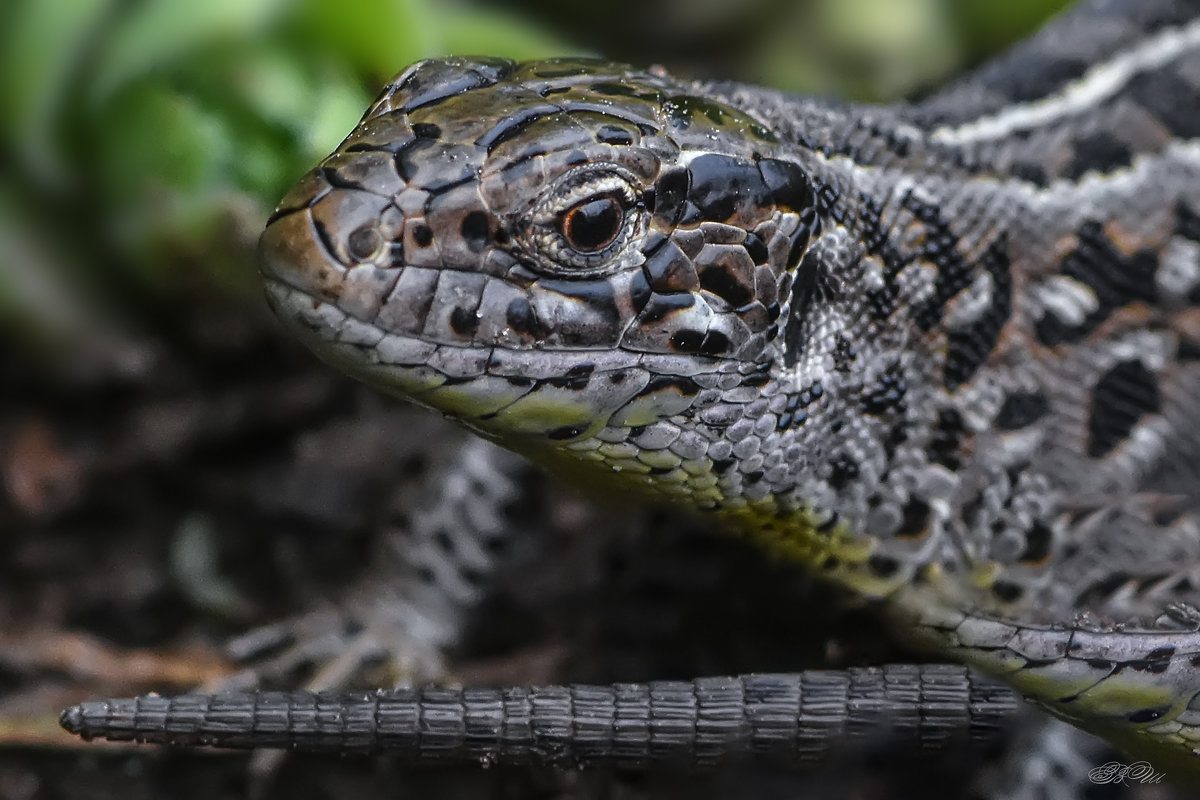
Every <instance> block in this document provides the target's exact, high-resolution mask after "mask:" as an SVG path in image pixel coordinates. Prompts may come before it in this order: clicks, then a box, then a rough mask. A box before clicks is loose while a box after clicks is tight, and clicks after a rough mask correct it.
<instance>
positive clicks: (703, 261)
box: [695, 244, 754, 308]
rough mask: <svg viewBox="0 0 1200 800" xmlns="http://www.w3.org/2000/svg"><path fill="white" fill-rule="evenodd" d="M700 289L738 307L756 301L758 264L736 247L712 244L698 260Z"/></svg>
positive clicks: (742, 249) (697, 270)
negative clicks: (755, 280)
mask: <svg viewBox="0 0 1200 800" xmlns="http://www.w3.org/2000/svg"><path fill="white" fill-rule="evenodd" d="M695 263H696V272H697V273H698V274H699V277H700V286H701V287H702V288H704V289H706V290H707V291H709V292H712V293H713V294H715V295H716V296H717V297H720V298H721V299H722V300H724V301H725V302H727V303H729V305H731V306H733V307H734V308H740V307H742V306H744V305H746V304H747V303H749V302H750V301H751V300H752V299H754V261H753V260H752V259H751V258H750V256H749V255H748V254H747V253H746V249H745V248H744V247H742V246H740V245H734V244H711V245H709V246H707V247H705V248H704V249H703V250H702V251H700V255H698V256H697V257H696V260H695Z"/></svg>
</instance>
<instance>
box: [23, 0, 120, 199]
mask: <svg viewBox="0 0 1200 800" xmlns="http://www.w3.org/2000/svg"><path fill="white" fill-rule="evenodd" d="M115 2H116V0H54V2H43V1H42V0H24V2H18V3H17V4H16V7H15V8H10V9H9V10H8V12H7V13H6V14H5V15H4V25H3V26H0V142H3V141H8V142H10V143H11V144H12V145H13V146H14V147H15V148H16V149H17V150H18V151H19V152H20V154H21V155H22V156H23V160H24V161H25V165H26V169H27V170H28V171H30V172H36V173H38V174H40V175H42V177H43V179H46V180H57V179H60V176H61V173H62V172H63V170H64V169H65V166H64V165H63V164H62V162H61V154H59V153H58V152H57V151H56V150H55V149H54V146H53V141H54V140H55V138H56V133H57V132H56V131H55V130H54V128H53V126H54V124H55V118H56V114H57V112H58V111H59V110H60V109H61V108H62V106H63V104H64V103H66V102H68V100H69V96H70V94H71V91H70V87H69V83H70V79H71V77H72V75H73V73H74V71H75V70H76V69H77V68H78V67H79V60H80V57H81V55H82V53H83V51H84V45H85V43H86V42H87V41H88V40H89V39H90V38H92V37H93V36H95V34H96V33H97V31H98V30H99V28H100V27H101V22H102V21H103V20H104V19H105V18H106V17H107V16H108V15H109V14H110V12H111V10H112V8H113V7H114V4H115Z"/></svg>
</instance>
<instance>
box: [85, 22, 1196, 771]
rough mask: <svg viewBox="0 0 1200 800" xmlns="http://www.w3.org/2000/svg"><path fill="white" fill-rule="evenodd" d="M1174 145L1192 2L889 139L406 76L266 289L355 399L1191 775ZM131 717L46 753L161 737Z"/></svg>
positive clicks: (736, 111) (314, 183) (535, 88)
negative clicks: (726, 531)
mask: <svg viewBox="0 0 1200 800" xmlns="http://www.w3.org/2000/svg"><path fill="white" fill-rule="evenodd" d="M1198 137H1200V3H1197V2H1194V0H1136V1H1135V0H1108V1H1105V0H1093V1H1091V2H1085V3H1083V4H1082V5H1081V6H1080V7H1078V8H1077V9H1075V10H1074V11H1072V12H1070V13H1069V14H1067V15H1065V16H1064V17H1063V18H1061V19H1059V20H1058V21H1056V22H1055V23H1053V24H1052V25H1051V26H1050V27H1048V28H1047V29H1046V30H1044V31H1043V32H1042V33H1040V34H1039V35H1037V36H1035V37H1034V38H1033V39H1031V40H1029V41H1028V42H1026V43H1024V44H1023V45H1021V46H1020V47H1018V48H1017V49H1016V50H1015V51H1013V52H1012V53H1010V54H1008V55H1006V56H1004V57H1002V58H1000V59H998V60H997V61H996V62H994V63H993V64H991V65H988V66H986V67H985V68H983V69H981V70H979V71H978V72H977V73H976V74H974V75H973V76H970V77H968V78H967V79H965V80H963V81H962V82H960V83H958V84H956V85H954V86H952V87H950V88H949V89H948V90H946V91H943V92H942V93H940V94H937V95H935V96H933V97H932V98H930V99H929V100H927V101H924V102H921V103H917V104H912V105H896V106H888V107H868V106H854V105H848V104H839V103H832V102H823V101H817V100H813V99H808V98H802V97H797V96H794V95H788V94H784V93H780V92H775V91H772V90H768V89H761V88H757V87H750V86H745V85H741V84H734V83H720V82H690V81H682V80H678V79H676V78H673V77H671V76H669V75H667V74H665V73H664V72H662V71H661V70H649V71H643V70H637V69H634V68H630V67H625V66H622V65H615V64H610V63H606V62H603V61H590V60H552V61H543V62H529V63H512V62H508V61H503V60H498V59H444V60H436V61H426V62H421V63H418V64H416V65H413V66H412V67H410V68H408V69H407V70H405V71H404V72H402V73H401V74H400V75H399V76H397V78H396V79H395V80H394V81H393V82H392V83H391V84H390V85H389V86H388V87H387V89H386V90H385V91H384V92H383V94H382V95H381V96H380V97H379V99H378V100H377V101H376V102H375V103H374V105H372V107H371V108H370V109H369V110H368V111H367V113H366V115H365V116H364V117H363V119H362V121H361V122H360V123H359V125H358V127H356V128H355V130H354V131H353V132H352V133H351V134H350V136H349V137H348V138H347V139H346V140H345V142H343V144H342V145H341V146H340V147H339V148H338V149H337V151H336V152H335V153H334V154H333V155H331V156H330V157H329V158H327V159H326V160H325V161H323V162H322V164H321V165H320V166H318V167H317V168H316V169H315V170H313V171H312V172H311V173H309V174H308V175H307V176H305V177H304V178H303V179H302V180H301V182H300V183H299V184H298V185H297V187H296V188H295V189H293V191H292V192H291V193H290V194H289V195H288V196H287V197H286V198H285V199H284V200H283V201H282V203H281V204H280V206H279V208H278V209H277V210H276V212H275V214H274V215H273V216H272V218H271V221H270V223H269V224H268V227H267V230H266V232H265V233H264V235H263V239H262V253H263V274H264V276H265V279H266V282H267V292H268V297H269V300H270V302H271V304H272V306H273V308H274V309H275V311H276V313H277V314H278V315H279V316H280V317H281V318H282V319H283V320H284V321H285V322H286V323H288V324H289V325H290V326H291V327H292V328H293V329H294V330H295V331H296V332H297V333H298V334H299V335H301V336H302V337H303V338H304V339H305V340H306V341H307V342H308V343H309V344H310V345H311V346H312V347H313V349H314V350H315V351H316V352H317V353H318V354H319V355H320V356H321V357H322V358H325V359H326V360H328V361H330V362H332V363H334V364H336V365H337V366H339V367H340V368H342V369H344V370H346V371H347V372H349V373H351V374H352V375H355V376H357V377H359V378H361V379H363V380H365V381H366V382H368V383H370V384H372V385H374V386H377V387H379V388H382V389H384V390H385V391H388V392H391V393H393V394H396V395H399V396H401V397H404V398H407V399H409V400H412V401H414V402H417V403H419V404H421V405H425V406H428V407H431V408H433V409H436V410H438V411H440V412H442V413H443V414H446V415H448V416H450V417H452V418H454V419H456V420H458V421H460V422H461V423H462V424H463V425H465V426H466V427H468V428H470V429H471V430H473V431H476V432H478V433H479V434H481V435H482V436H484V437H485V438H487V439H490V440H492V441H495V442H498V443H500V444H502V445H503V446H505V447H507V448H510V449H512V450H515V451H517V452H519V453H522V454H523V455H526V456H528V457H529V458H531V459H532V460H533V461H535V462H537V463H539V464H541V465H543V466H547V467H550V468H552V469H556V470H560V471H563V472H567V473H571V474H574V475H576V476H578V477H579V478H580V479H582V480H585V481H593V482H594V481H601V480H603V481H605V482H610V483H612V484H613V485H614V486H617V487H620V488H624V489H630V490H637V491H639V492H644V493H646V494H648V495H653V496H655V497H657V498H658V499H660V500H665V501H667V502H669V503H674V504H678V505H682V506H685V507H688V508H695V509H701V510H704V511H707V512H710V513H712V514H715V515H717V516H718V517H719V518H721V519H722V521H723V523H724V524H725V525H726V527H728V528H730V529H732V530H734V531H735V532H738V533H740V534H743V535H746V536H749V537H752V538H753V539H754V540H755V541H757V542H758V543H760V544H761V545H762V547H764V548H765V549H767V550H770V551H772V552H775V553H777V554H779V555H781V556H782V557H784V558H786V559H789V560H792V561H794V562H795V563H796V564H797V565H798V566H801V567H803V568H805V569H807V570H809V571H811V572H813V573H815V574H818V575H819V576H821V577H823V578H824V579H827V580H830V581H833V582H836V583H838V584H841V585H843V586H845V587H848V588H849V589H851V590H852V591H853V592H855V593H856V594H858V595H860V596H862V597H864V598H866V599H868V600H870V601H871V602H874V603H877V604H878V605H879V607H880V609H881V611H882V613H885V614H888V615H890V616H891V617H892V618H893V619H894V620H895V622H896V624H897V625H898V626H899V628H900V629H901V630H903V631H906V632H907V634H906V635H908V636H910V637H912V638H913V639H914V640H918V641H921V642H923V643H924V644H925V645H926V646H928V647H930V648H931V649H932V650H933V651H934V652H936V653H938V654H940V655H941V656H944V657H946V658H948V659H952V660H955V661H958V662H963V663H967V664H970V665H973V666H975V667H978V668H980V669H981V670H983V671H984V672H987V673H989V674H992V675H994V676H998V677H1000V678H1001V679H1003V680H1004V681H1006V682H1007V683H1009V684H1011V685H1012V686H1013V687H1016V689H1017V690H1018V691H1019V692H1020V693H1021V694H1023V695H1024V696H1025V697H1026V698H1028V699H1031V700H1032V701H1034V702H1035V703H1037V704H1039V705H1041V706H1043V707H1045V708H1046V709H1048V710H1049V711H1051V712H1052V713H1054V714H1056V715H1058V716H1060V717H1062V718H1064V719H1067V720H1068V721H1071V722H1073V723H1074V724H1077V725H1079V726H1081V727H1083V728H1086V729H1088V730H1091V731H1093V732H1096V733H1099V734H1100V735H1102V736H1104V737H1105V738H1107V739H1109V740H1110V741H1112V742H1114V743H1116V744H1118V745H1119V746H1121V747H1124V748H1126V749H1128V750H1130V751H1132V752H1135V753H1137V754H1140V755H1148V756H1149V757H1151V758H1153V759H1154V761H1155V764H1156V765H1157V766H1160V767H1163V768H1166V767H1168V766H1169V767H1170V768H1171V769H1180V770H1184V771H1193V772H1194V771H1197V767H1198V765H1200V755H1197V753H1198V752H1200V632H1198V631H1197V627H1198V626H1197V617H1198V616H1200V613H1198V612H1197V611H1196V606H1197V605H1198V604H1200V589H1198V587H1200V583H1198V581H1200V531H1198V528H1197V521H1196V518H1195V516H1194V514H1193V513H1192V507H1193V506H1194V505H1195V479H1196V473H1197V461H1196V459H1197V455H1198V454H1200V426H1197V424H1196V423H1195V421H1194V417H1195V414H1196V411H1197V407H1198V406H1200V402H1198V401H1197V400H1196V397H1197V394H1198V393H1197V389H1198V388H1200V364H1198V363H1197V362H1198V358H1200V312H1198V311H1197V303H1198V302H1200V139H1198ZM243 699H244V698H243ZM276 699H277V700H278V699H279V698H276ZM116 708H117V707H116V706H114V705H112V704H90V705H85V706H83V707H80V708H76V709H74V710H72V711H69V712H68V713H67V715H66V716H65V720H66V722H67V723H69V725H70V726H71V727H73V728H75V729H78V730H81V731H82V732H84V733H86V734H90V735H99V734H106V733H107V734H112V735H117V736H124V737H126V738H127V737H129V736H134V735H137V736H141V737H143V738H144V737H150V738H153V737H154V735H155V731H156V726H158V727H161V721H162V716H161V714H162V713H163V707H160V706H155V709H156V710H155V711H154V713H153V714H149V713H148V714H147V715H146V716H145V718H144V720H143V723H144V725H145V728H144V730H140V731H134V730H133V729H132V728H130V727H129V726H130V725H131V724H132V723H131V721H130V718H129V717H121V714H122V713H126V712H128V708H126V709H125V711H122V712H120V713H118V711H117V710H114V709H116ZM197 708H198V707H197V706H195V705H193V706H192V707H191V710H190V712H188V713H190V714H191V715H192V716H191V717H190V718H189V719H192V720H193V721H195V719H196V715H197V713H198V712H197ZM242 708H243V710H244V709H245V707H244V706H243V707H242ZM156 715H157V716H156ZM118 717H120V721H118V722H115V723H114V722H113V720H116V719H117V718H118ZM106 725H107V726H108V727H107V728H106V727H105V726H106ZM122 726H124V727H123V728H122ZM159 738H160V739H161V738H162V736H161V733H160V734H159ZM210 738H211V737H210ZM260 741H261V740H260Z"/></svg>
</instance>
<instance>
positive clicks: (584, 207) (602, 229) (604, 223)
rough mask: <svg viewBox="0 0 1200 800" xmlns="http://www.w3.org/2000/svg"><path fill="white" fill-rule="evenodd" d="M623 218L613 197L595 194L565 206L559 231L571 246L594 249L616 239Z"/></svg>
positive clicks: (595, 250) (580, 248)
mask: <svg viewBox="0 0 1200 800" xmlns="http://www.w3.org/2000/svg"><path fill="white" fill-rule="evenodd" d="M624 221H625V213H624V209H623V208H621V204H620V203H619V202H618V201H617V199H616V198H615V197H597V198H596V199H594V200H585V201H584V202H582V203H579V204H578V205H574V206H571V207H570V208H569V209H567V212H566V213H565V214H563V218H562V228H561V231H562V236H563V238H564V239H566V241H567V244H569V245H570V246H571V247H572V248H573V249H575V250H578V251H579V252H581V253H595V252H599V251H601V250H603V249H604V248H605V247H608V246H609V245H610V244H612V243H613V241H615V240H616V238H617V235H618V234H619V233H620V232H621V224H622V223H623V222H624Z"/></svg>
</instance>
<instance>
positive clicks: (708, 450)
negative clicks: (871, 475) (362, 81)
mask: <svg viewBox="0 0 1200 800" xmlns="http://www.w3.org/2000/svg"><path fill="white" fill-rule="evenodd" d="M781 146H782V145H781V144H780V143H779V142H778V141H776V138H775V136H774V135H773V134H772V132H771V131H770V130H768V129H766V128H765V127H763V126H762V125H761V124H759V123H758V122H756V121H755V120H753V119H751V118H750V117H748V116H747V115H746V114H744V113H742V112H739V111H738V110H736V109H734V108H731V107H729V106H726V105H723V104H721V103H719V102H716V101H714V100H711V99H707V98H705V97H701V96H699V94H698V93H697V92H696V91H695V89H694V88H690V87H689V86H688V85H687V84H683V83H680V82H677V81H675V80H673V79H671V78H669V77H667V76H665V75H662V74H659V73H657V72H653V71H651V72H643V71H636V70H633V69H631V68H628V67H623V66H619V65H614V64H609V63H605V62H597V61H577V60H570V61H566V60H555V61H542V62H529V63H523V64H514V63H512V62H508V61H500V60H457V59H452V60H440V61H426V62H422V63H419V64H417V65H414V66H413V67H410V68H409V69H408V70H406V71H405V72H403V73H401V74H400V75H399V76H398V77H397V78H396V79H395V81H394V82H393V83H392V84H391V85H390V86H388V87H387V89H386V90H385V91H384V92H383V94H382V95H381V96H380V98H379V99H378V100H377V101H376V102H375V103H374V105H373V106H372V107H371V108H370V109H369V110H368V111H367V113H366V115H365V116H364V117H363V119H362V121H361V122H360V123H359V125H358V126H357V127H356V128H355V130H354V131H353V132H352V133H351V134H350V136H349V137H348V138H347V139H346V140H345V141H344V142H343V143H342V144H341V146H340V147H339V148H338V149H337V150H336V151H335V152H334V153H333V154H332V155H331V156H329V157H328V158H327V159H325V161H323V162H322V163H321V164H320V165H319V166H318V167H317V168H316V169H314V170H313V171H312V172H310V173H309V174H308V175H307V176H306V177H304V178H303V179H302V180H301V181H300V183H299V184H298V185H297V186H296V188H295V189H293V190H292V192H291V193H290V194H288V196H287V197H286V198H285V199H284V200H283V201H282V203H281V204H280V206H279V208H278V209H277V210H276V212H275V214H274V215H273V216H272V218H271V221H270V223H269V224H268V227H267V229H266V232H265V233H264V234H263V237H262V242H261V256H262V269H263V272H264V275H265V277H266V280H267V285H268V295H269V298H270V301H271V303H272V306H273V307H274V309H275V311H276V312H277V313H278V315H279V316H280V317H281V318H282V319H283V320H284V321H285V322H287V323H289V324H290V325H292V326H293V327H294V328H295V329H296V330H297V331H298V332H299V333H300V334H302V336H303V337H304V338H306V339H307V340H308V342H309V343H310V344H311V345H312V346H313V349H314V350H315V351H316V352H317V353H318V354H319V355H321V356H322V357H323V358H325V359H326V360H329V361H331V362H333V363H335V364H336V365H337V366H339V367H341V368H342V369H344V370H345V371H347V372H349V373H351V374H353V375H355V376H356V377H359V378H361V379H363V380H365V381H367V382H368V383H370V384H372V385H375V386H377V387H380V388H382V389H384V390H386V391H389V392H391V393H393V394H397V395H400V396H403V397H405V398H407V399H409V400H412V401H415V402H416V403H418V404H421V405H425V406H428V407H431V408H433V409H436V410H438V411H440V412H442V413H443V414H446V415H448V416H451V417H454V418H456V419H458V420H459V421H461V422H462V423H464V424H465V425H467V426H468V427H470V428H472V429H475V430H477V431H479V432H481V433H483V434H484V435H485V436H487V437H489V438H492V439H494V440H497V441H499V442H500V443H502V444H504V445H506V446H508V447H511V448H512V449H515V450H518V451H522V452H527V453H541V452H545V451H547V450H550V451H555V452H557V453H566V454H567V455H569V456H571V457H572V458H574V459H575V460H576V461H583V462H597V465H598V466H599V467H600V468H601V469H602V470H603V471H605V472H609V473H611V472H613V471H618V472H622V473H624V475H626V476H629V477H632V478H633V479H634V480H635V481H639V480H640V481H642V482H644V483H647V484H653V485H654V486H655V487H656V488H662V487H664V486H667V487H674V489H673V490H675V489H677V490H681V491H683V492H685V493H686V494H687V495H688V496H689V504H691V505H697V504H698V505H700V506H704V505H706V504H707V505H710V506H711V505H718V504H720V503H721V501H722V498H723V497H725V498H727V497H731V496H737V497H743V496H750V497H753V496H754V495H756V494H757V495H758V496H760V497H762V496H766V495H767V494H769V493H771V492H773V491H774V490H775V489H777V488H778V486H777V485H776V484H777V483H778V481H775V482H772V481H768V480H763V477H764V476H770V475H771V474H772V473H771V470H772V469H775V472H778V473H780V474H779V475H776V476H775V477H777V478H782V479H784V480H786V479H787V475H786V474H784V473H787V472H788V471H789V470H791V469H793V468H795V467H796V464H792V465H790V466H785V465H783V464H773V463H772V462H771V460H770V459H769V458H767V457H766V455H765V452H764V453H757V451H755V452H751V451H752V450H754V447H753V444H752V443H751V440H753V442H757V443H761V442H768V443H771V441H773V440H772V438H771V437H773V439H775V440H779V441H775V442H774V443H773V444H772V447H775V446H776V445H778V444H779V443H780V442H782V441H784V440H785V439H786V438H787V437H789V436H792V435H794V434H795V433H796V432H797V429H798V428H800V427H801V426H802V425H803V424H804V421H805V419H806V411H805V406H807V405H808V404H810V403H814V402H816V401H818V400H819V399H820V398H821V396H822V394H823V389H822V387H821V385H820V379H821V375H822V373H823V371H824V370H825V368H826V367H825V365H826V364H827V362H829V361H830V359H831V358H832V356H831V354H830V352H826V351H819V352H807V351H805V352H799V351H800V350H803V348H802V347H800V346H799V345H800V342H799V339H797V338H794V337H798V336H799V334H798V333H796V332H795V331H793V332H792V333H787V332H785V331H784V330H783V329H784V327H785V326H784V325H783V322H784V319H785V318H786V317H787V316H788V314H789V304H790V303H794V302H795V298H796V297H798V296H800V295H801V294H802V292H799V291H797V288H796V285H795V284H798V283H799V282H800V281H802V280H803V278H802V277H800V278H798V277H797V265H798V264H799V263H800V261H801V258H802V256H803V255H804V253H805V252H806V251H807V250H808V249H810V247H811V244H812V242H813V241H815V239H816V237H817V235H818V233H819V231H820V227H821V211H820V207H819V202H820V200H819V195H820V193H819V192H817V191H815V190H814V186H813V183H812V182H811V181H810V179H809V177H808V176H807V175H806V174H805V172H804V171H803V170H802V169H801V167H799V166H798V165H797V164H796V162H795V161H794V160H785V159H783V158H779V157H777V156H778V155H779V150H780V147H781ZM826 333H828V332H826ZM824 338H825V339H832V338H833V337H831V336H825V337H824ZM789 347H791V348H792V353H791V355H788V354H787V353H786V352H785V351H787V350H788V348H789ZM785 361H786V362H787V364H786V367H787V368H786V369H784V362H785ZM781 372H787V373H788V377H786V378H781V377H780V375H779V373H781ZM784 384H786V385H784ZM739 443H741V444H739ZM785 443H786V442H785ZM764 450H765V448H764ZM776 450H777V451H778V452H777V453H776V456H775V458H776V461H781V462H782V461H785V460H786V459H785V457H784V453H785V451H786V448H784V447H776ZM735 461H736V467H737V468H736V469H734V470H732V471H731V475H732V474H740V475H741V476H742V477H740V478H738V480H739V481H741V482H742V483H743V484H744V485H741V486H738V487H737V488H736V492H734V491H723V490H720V489H718V488H715V487H716V486H717V484H718V482H719V481H720V480H722V479H724V477H725V472H726V471H727V470H728V467H729V466H730V465H731V464H734V462H735ZM781 470H782V471H781ZM792 482H793V486H794V483H795V479H794V478H792ZM756 485H757V488H756Z"/></svg>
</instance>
